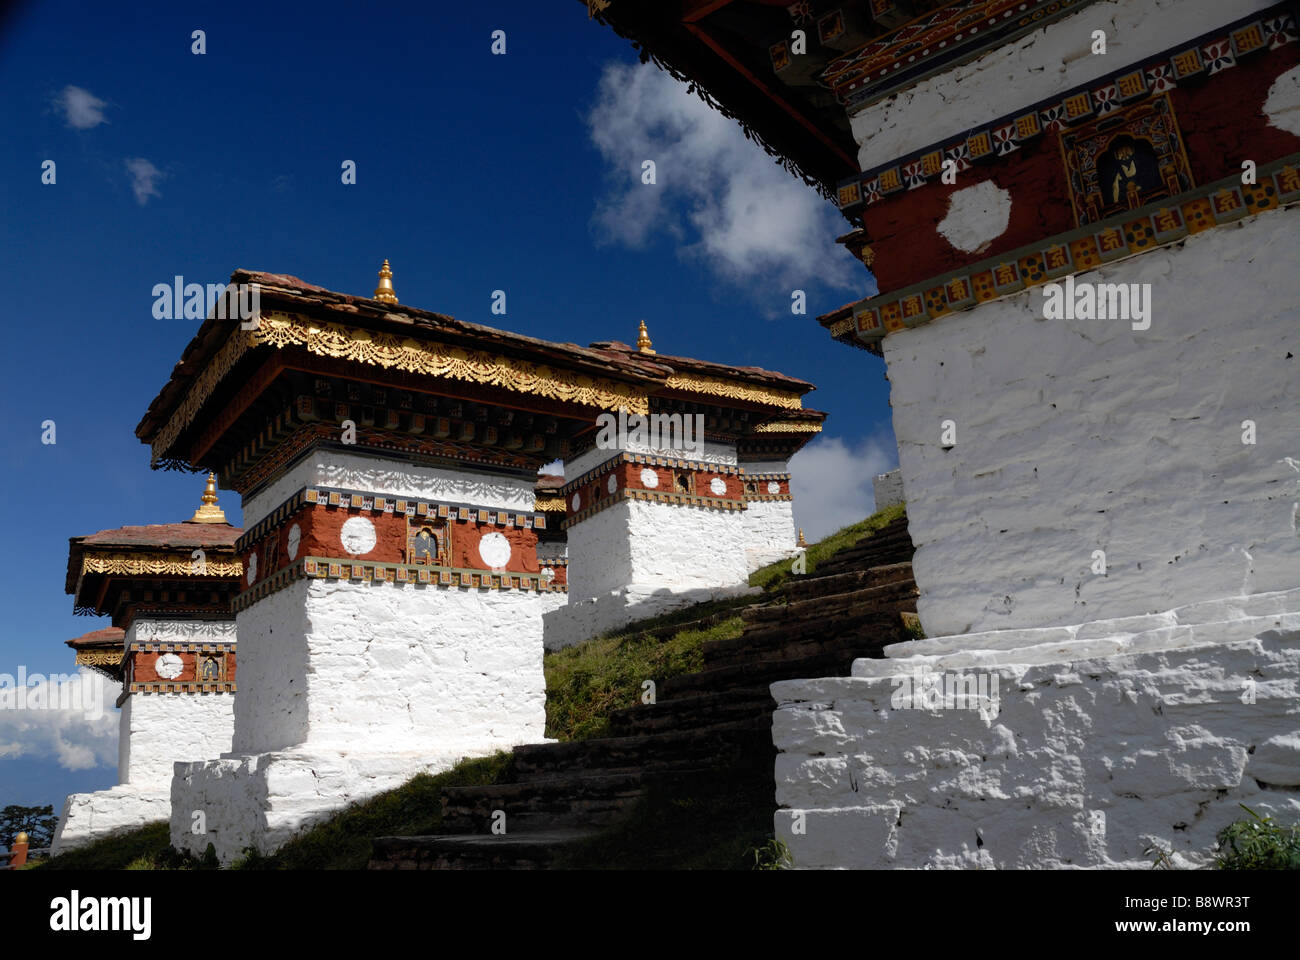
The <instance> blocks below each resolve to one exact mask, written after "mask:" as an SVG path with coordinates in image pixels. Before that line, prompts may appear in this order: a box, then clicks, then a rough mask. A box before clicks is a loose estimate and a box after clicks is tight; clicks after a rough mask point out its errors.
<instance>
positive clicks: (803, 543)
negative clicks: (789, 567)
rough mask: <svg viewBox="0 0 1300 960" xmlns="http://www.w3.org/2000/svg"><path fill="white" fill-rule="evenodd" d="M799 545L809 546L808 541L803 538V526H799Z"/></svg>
mask: <svg viewBox="0 0 1300 960" xmlns="http://www.w3.org/2000/svg"><path fill="white" fill-rule="evenodd" d="M799 546H801V547H806V546H808V541H807V540H805V539H804V538H803V527H800V528H799Z"/></svg>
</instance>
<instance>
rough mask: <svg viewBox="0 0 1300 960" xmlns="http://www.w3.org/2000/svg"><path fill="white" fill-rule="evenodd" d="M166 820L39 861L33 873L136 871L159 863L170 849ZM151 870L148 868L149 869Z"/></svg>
mask: <svg viewBox="0 0 1300 960" xmlns="http://www.w3.org/2000/svg"><path fill="white" fill-rule="evenodd" d="M170 829H171V828H170V826H169V824H168V823H167V821H166V820H159V821H157V822H156V823H148V824H145V825H144V826H143V827H138V828H137V829H135V830H128V831H123V832H122V833H115V834H112V835H111V836H107V837H103V838H102V839H100V840H96V841H95V842H94V843H88V844H86V846H84V847H78V848H77V849H75V850H69V851H68V852H67V853H61V854H59V855H58V856H57V857H47V858H46V859H44V860H38V861H36V862H35V863H33V864H32V865H31V867H30V869H32V870H138V869H147V868H142V867H141V866H139V864H142V863H148V864H151V865H152V864H153V863H154V862H155V861H157V862H162V861H163V860H164V854H165V853H166V851H167V850H168V849H170V847H171V834H170ZM149 869H151V867H150V868H149Z"/></svg>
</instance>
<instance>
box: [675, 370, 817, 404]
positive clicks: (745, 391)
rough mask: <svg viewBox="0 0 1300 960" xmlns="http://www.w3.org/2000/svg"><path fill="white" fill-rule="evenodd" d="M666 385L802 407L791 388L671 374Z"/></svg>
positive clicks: (729, 396)
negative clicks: (783, 388)
mask: <svg viewBox="0 0 1300 960" xmlns="http://www.w3.org/2000/svg"><path fill="white" fill-rule="evenodd" d="M666 386H667V387H668V389H669V390H682V391H685V392H687V393H703V394H707V395H709V396H713V397H726V398H727V399H728V400H746V401H749V402H750V403H762V404H766V405H768V406H772V407H781V408H783V409H786V410H802V409H803V398H802V397H801V396H800V395H799V394H797V393H795V392H794V391H793V390H776V389H771V388H766V387H754V386H750V385H749V384H744V383H737V382H736V381H734V380H724V379H722V378H721V377H703V376H698V375H695V376H692V375H683V374H673V375H672V376H670V377H669V378H668V382H667V384H666Z"/></svg>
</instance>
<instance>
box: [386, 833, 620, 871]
mask: <svg viewBox="0 0 1300 960" xmlns="http://www.w3.org/2000/svg"><path fill="white" fill-rule="evenodd" d="M599 832H600V831H599V829H596V828H592V829H589V830H583V829H563V830H544V831H537V832H525V833H516V834H512V833H506V834H504V835H502V836H495V835H493V834H487V835H483V834H453V835H439V836H428V837H377V838H376V839H375V841H374V844H373V850H372V852H371V855H370V863H369V868H370V869H371V870H544V869H546V868H547V867H548V866H550V864H551V862H552V860H554V858H555V856H556V855H557V854H558V853H559V852H560V851H562V850H563V849H564V848H565V847H567V846H569V845H571V844H575V843H581V842H582V841H585V840H589V839H591V838H592V837H594V836H596V835H597V834H598V833H599Z"/></svg>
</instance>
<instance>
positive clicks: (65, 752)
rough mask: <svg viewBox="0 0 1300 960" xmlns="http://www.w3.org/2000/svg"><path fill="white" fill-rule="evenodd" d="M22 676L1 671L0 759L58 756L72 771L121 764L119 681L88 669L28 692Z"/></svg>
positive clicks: (41, 682)
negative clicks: (20, 684) (115, 704)
mask: <svg viewBox="0 0 1300 960" xmlns="http://www.w3.org/2000/svg"><path fill="white" fill-rule="evenodd" d="M17 679H19V677H16V676H15V675H14V674H0V758H13V757H21V756H30V757H41V758H43V759H53V760H56V761H57V762H58V763H59V765H60V766H62V767H64V768H65V769H67V770H88V769H91V768H92V767H99V766H112V765H115V764H116V763H117V729H118V714H117V712H116V711H115V710H114V709H113V701H114V697H115V696H116V691H117V689H118V687H117V685H116V684H111V683H110V682H109V681H108V680H106V679H105V678H104V677H103V676H101V675H100V674H98V673H94V672H93V671H90V670H85V669H83V670H81V671H80V672H79V673H76V674H73V675H72V676H70V677H61V676H60V675H58V674H56V675H54V677H53V678H52V679H54V681H55V682H53V683H46V682H44V681H45V677H43V676H42V677H41V678H40V682H39V683H38V684H37V685H36V686H35V687H32V686H29V687H28V688H27V689H26V690H24V691H19V690H18V688H17V685H16V680H17ZM27 679H29V680H34V679H36V677H35V676H34V675H33V676H29V677H27Z"/></svg>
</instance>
